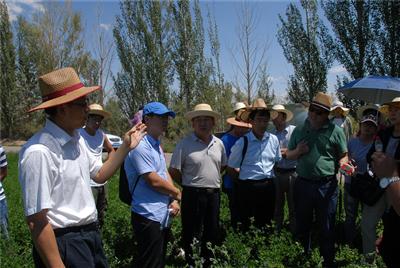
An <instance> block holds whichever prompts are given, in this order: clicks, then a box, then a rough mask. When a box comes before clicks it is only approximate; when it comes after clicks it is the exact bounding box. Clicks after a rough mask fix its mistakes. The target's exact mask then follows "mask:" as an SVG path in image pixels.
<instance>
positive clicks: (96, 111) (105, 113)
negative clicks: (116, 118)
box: [89, 109, 111, 119]
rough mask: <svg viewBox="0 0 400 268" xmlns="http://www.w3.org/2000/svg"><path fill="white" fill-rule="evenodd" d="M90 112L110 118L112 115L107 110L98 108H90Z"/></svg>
mask: <svg viewBox="0 0 400 268" xmlns="http://www.w3.org/2000/svg"><path fill="white" fill-rule="evenodd" d="M89 114H95V115H100V116H102V117H103V118H104V119H106V118H109V117H110V116H111V114H110V113H109V112H106V111H104V110H97V109H93V110H89Z"/></svg>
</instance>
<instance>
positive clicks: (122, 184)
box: [118, 162, 140, 206]
mask: <svg viewBox="0 0 400 268" xmlns="http://www.w3.org/2000/svg"><path fill="white" fill-rule="evenodd" d="M124 164H125V162H122V165H121V167H120V169H119V189H118V190H119V200H121V201H122V202H123V203H125V204H127V205H128V206H130V205H131V204H132V193H133V192H134V191H135V188H136V185H137V183H138V182H139V178H140V177H139V178H138V179H137V180H136V182H135V186H133V189H132V193H131V191H130V190H129V182H128V177H127V176H126V172H125V167H124Z"/></svg>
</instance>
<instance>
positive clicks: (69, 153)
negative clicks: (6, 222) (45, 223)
mask: <svg viewBox="0 0 400 268" xmlns="http://www.w3.org/2000/svg"><path fill="white" fill-rule="evenodd" d="M100 168H101V163H99V161H98V160H97V158H96V157H94V156H93V154H91V153H90V152H89V150H88V149H87V147H86V146H85V143H84V141H83V139H82V137H81V136H80V135H79V133H78V132H77V131H75V134H74V136H70V135H68V134H67V133H66V132H65V131H64V130H63V129H61V128H60V127H58V126H57V125H56V124H54V123H53V122H52V121H50V120H46V124H45V127H44V128H43V129H42V130H40V131H39V132H38V133H36V134H35V135H34V136H33V137H32V138H30V139H29V140H28V142H27V143H26V144H25V145H24V147H23V148H22V149H21V151H20V154H19V164H18V169H19V181H20V183H21V188H22V195H23V200H24V207H25V215H26V216H30V215H33V214H35V213H38V212H40V211H42V210H44V209H47V210H48V211H47V218H48V220H49V223H50V224H51V225H52V227H53V228H63V227H67V226H80V225H85V224H89V223H92V222H94V221H96V220H97V211H96V205H95V203H94V199H93V195H92V192H91V188H90V178H91V177H94V176H95V175H96V174H97V173H98V171H99V170H100Z"/></svg>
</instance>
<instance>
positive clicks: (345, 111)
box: [331, 106, 350, 115]
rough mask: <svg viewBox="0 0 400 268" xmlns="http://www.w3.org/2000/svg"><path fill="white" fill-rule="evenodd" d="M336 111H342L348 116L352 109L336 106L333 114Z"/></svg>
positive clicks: (333, 108)
mask: <svg viewBox="0 0 400 268" xmlns="http://www.w3.org/2000/svg"><path fill="white" fill-rule="evenodd" d="M336 109H340V110H342V112H343V113H344V114H345V115H347V114H348V113H349V112H350V109H349V108H346V107H341V106H334V107H332V109H331V112H333V111H334V110H336Z"/></svg>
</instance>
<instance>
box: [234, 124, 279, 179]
mask: <svg viewBox="0 0 400 268" xmlns="http://www.w3.org/2000/svg"><path fill="white" fill-rule="evenodd" d="M245 136H247V138H248V145H247V152H246V155H245V157H244V159H243V164H242V166H240V162H241V161H242V151H243V146H244V139H243V138H241V139H239V140H238V141H237V142H236V143H235V145H233V147H232V150H231V155H230V157H229V161H228V166H229V167H232V168H240V173H239V179H241V180H262V179H265V178H273V177H275V174H274V169H273V168H274V165H275V163H276V162H278V161H280V160H281V158H282V156H281V151H280V147H279V141H278V138H277V137H276V136H275V135H273V134H271V133H268V132H265V133H264V136H263V138H262V139H261V140H259V139H257V137H256V136H254V134H253V131H250V132H249V133H247V134H246V135H245Z"/></svg>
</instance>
